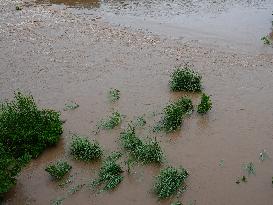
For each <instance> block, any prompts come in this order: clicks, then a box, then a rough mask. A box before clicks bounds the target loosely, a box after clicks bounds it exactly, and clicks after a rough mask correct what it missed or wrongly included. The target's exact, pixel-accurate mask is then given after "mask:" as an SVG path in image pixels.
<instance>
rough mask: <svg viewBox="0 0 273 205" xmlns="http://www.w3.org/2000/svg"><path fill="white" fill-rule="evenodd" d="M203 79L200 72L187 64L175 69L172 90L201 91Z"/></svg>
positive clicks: (172, 77)
mask: <svg viewBox="0 0 273 205" xmlns="http://www.w3.org/2000/svg"><path fill="white" fill-rule="evenodd" d="M201 79H202V77H201V76H200V75H199V74H198V73H196V72H195V71H193V70H192V69H190V68H189V66H188V65H185V67H182V68H176V69H175V70H174V72H173V73H172V74H171V80H170V82H169V85H170V88H171V90H172V91H189V92H199V91H201Z"/></svg>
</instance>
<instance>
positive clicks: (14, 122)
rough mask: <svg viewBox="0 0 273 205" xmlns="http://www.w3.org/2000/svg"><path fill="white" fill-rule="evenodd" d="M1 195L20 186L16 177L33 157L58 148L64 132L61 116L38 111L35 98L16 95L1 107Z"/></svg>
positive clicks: (48, 111)
mask: <svg viewBox="0 0 273 205" xmlns="http://www.w3.org/2000/svg"><path fill="white" fill-rule="evenodd" d="M0 130H1V132H0V167H1V170H0V179H1V180H0V195H2V194H3V193H5V192H7V191H9V190H10V189H11V188H12V187H13V186H14V185H15V183H16V176H17V174H18V173H19V172H20V170H21V168H22V167H23V166H24V165H25V164H26V163H27V162H29V161H30V159H31V158H36V157H38V155H39V154H41V153H42V151H43V150H44V149H45V148H46V147H48V146H52V145H55V144H56V143H57V142H58V141H59V139H60V135H61V133H62V123H61V120H60V114H59V113H58V112H55V111H53V110H46V109H44V110H40V109H38V107H37V105H36V103H35V101H34V99H33V97H32V96H24V95H23V94H21V93H20V92H18V93H15V99H14V100H13V101H11V102H6V103H2V104H1V105H0Z"/></svg>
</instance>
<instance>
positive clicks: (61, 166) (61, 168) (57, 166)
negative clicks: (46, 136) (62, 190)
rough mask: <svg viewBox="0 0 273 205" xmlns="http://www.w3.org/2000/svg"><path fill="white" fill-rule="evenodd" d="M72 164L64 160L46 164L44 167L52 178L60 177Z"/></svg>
mask: <svg viewBox="0 0 273 205" xmlns="http://www.w3.org/2000/svg"><path fill="white" fill-rule="evenodd" d="M71 168H72V166H71V165H70V164H68V163H67V162H65V161H58V162H56V163H54V164H51V165H48V166H47V167H46V168H45V171H47V172H48V173H49V174H50V175H51V176H52V177H53V178H54V179H57V180H60V179H62V178H63V177H64V176H65V175H66V174H67V173H68V172H69V171H70V170H71Z"/></svg>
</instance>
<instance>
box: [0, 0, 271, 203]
mask: <svg viewBox="0 0 273 205" xmlns="http://www.w3.org/2000/svg"><path fill="white" fill-rule="evenodd" d="M0 2H1V8H0V12H1V17H0V86H1V89H0V96H1V100H4V99H10V98H11V97H12V96H13V92H14V91H15V90H18V89H20V90H22V91H24V92H26V93H31V94H32V95H33V96H34V97H35V99H37V101H38V104H39V105H40V106H43V107H50V108H54V109H56V110H60V111H61V113H62V118H63V119H64V120H66V122H65V124H64V133H63V134H62V140H61V141H60V143H59V144H58V145H57V146H56V147H52V148H50V149H47V150H46V151H45V152H44V153H43V154H42V155H41V156H40V157H39V158H38V159H37V160H33V161H32V162H31V163H30V164H29V165H28V166H27V167H26V168H25V169H24V170H23V171H22V173H21V175H20V176H18V182H17V185H16V187H15V188H14V189H13V190H11V191H10V192H9V193H8V194H7V195H6V196H5V202H4V204H7V205H13V204H19V205H20V204H39V205H43V204H51V203H53V202H54V201H55V202H56V200H59V201H62V203H63V204H68V205H70V204H139V205H140V204H141V205H142V204H149V205H154V204H163V205H165V204H170V203H171V202H173V201H176V200H177V199H179V200H181V201H182V202H183V204H186V205H190V204H196V205H197V204H202V205H219V204H222V205H230V204H240V205H257V204H261V205H271V204H272V201H273V194H272V183H271V181H272V176H273V171H272V170H273V169H272V168H273V161H272V157H273V151H272V147H273V134H272V133H273V132H272V129H273V106H272V105H273V95H272V86H273V78H272V75H273V55H272V52H271V51H270V50H269V48H268V49H266V50H262V51H259V52H258V53H252V52H250V53H245V52H241V50H239V51H238V52H236V51H235V50H233V49H228V48H226V49H224V48H223V47H221V46H213V45H211V44H210V42H209V41H208V42H206V43H201V42H199V41H183V40H181V39H172V38H168V37H166V36H164V35H156V34H154V33H150V32H143V31H142V30H141V31H138V30H135V29H130V28H124V27H123V26H113V24H112V22H107V21H106V19H107V18H106V17H105V16H104V14H100V13H99V12H98V10H92V11H89V12H90V13H88V14H84V13H82V12H80V13H77V12H76V11H75V10H74V8H73V9H71V8H67V6H56V5H48V4H46V5H45V4H36V3H35V2H21V1H18V2H16V1H14V2H10V1H6V0H1V1H0ZM17 4H20V5H22V7H23V9H22V10H21V11H16V10H15V6H16V5H17ZM185 62H189V63H190V64H192V65H193V66H194V69H195V70H197V71H198V72H200V73H201V74H202V76H203V87H204V91H205V92H206V93H207V94H209V95H211V97H212V100H213V109H212V111H210V112H209V113H208V114H207V115H205V116H200V115H198V114H197V113H196V112H194V113H193V114H192V115H191V116H190V117H188V118H186V119H185V120H184V122H183V125H182V127H181V130H179V131H178V132H175V133H172V134H164V133H154V132H152V126H153V125H154V124H155V123H156V121H157V120H158V116H154V114H153V112H156V113H158V112H160V111H161V110H162V108H163V107H164V106H165V105H166V104H167V103H168V102H169V101H172V100H174V99H177V98H178V97H180V96H187V95H188V96H189V97H191V98H192V99H193V102H194V104H195V105H196V104H198V103H199V100H200V94H191V95H189V94H186V93H172V92H170V90H169V87H168V81H169V75H170V73H171V71H172V70H173V69H174V67H175V66H179V65H183V64H184V63H185ZM110 88H117V89H119V90H120V91H121V95H120V96H121V98H120V100H119V101H118V102H116V103H110V102H109V100H108V99H107V92H108V91H109V89H110ZM70 101H74V102H76V103H77V104H79V108H77V109H75V110H70V111H63V108H64V105H65V103H67V102H70ZM113 110H118V111H119V112H120V113H121V114H124V115H125V117H124V119H123V123H122V124H121V126H119V127H118V128H115V129H114V130H111V131H101V132H100V133H99V134H95V133H94V130H95V128H96V124H97V123H98V122H99V121H100V120H101V119H102V118H104V117H105V116H108V115H110V114H111V112H112V111H113ZM143 114H145V117H146V120H147V122H148V123H147V125H145V127H143V128H138V129H137V133H138V134H139V135H141V136H143V137H145V136H149V137H157V140H158V141H159V142H160V144H161V146H162V148H163V150H164V153H165V155H166V162H165V163H164V164H163V165H162V167H164V166H167V165H172V166H180V165H182V166H183V167H185V168H186V169H187V170H188V171H189V173H190V177H189V178H188V180H187V190H186V192H185V193H183V194H182V195H178V196H177V198H172V199H170V200H166V201H158V200H157V198H156V196H155V195H154V194H153V193H152V186H153V180H154V176H155V175H157V174H158V172H159V169H160V168H161V167H158V166H152V165H149V166H144V165H136V166H134V167H133V168H132V170H131V171H132V173H131V174H130V175H128V173H127V172H124V173H123V174H124V176H125V179H124V181H123V182H122V183H121V184H120V185H119V186H118V188H117V189H116V190H114V191H112V192H107V193H97V192H94V191H92V190H90V189H89V187H88V183H90V181H91V180H92V179H94V178H95V177H96V175H97V172H98V169H99V167H100V165H101V163H100V162H97V163H90V164H84V163H80V162H77V161H75V160H73V159H72V158H71V156H70V155H69V143H70V141H71V139H72V137H73V134H79V135H84V136H88V137H90V138H95V139H96V140H98V141H99V142H100V143H101V144H102V146H103V148H104V150H105V152H106V153H110V152H111V151H114V150H118V149H120V145H119V143H118V136H119V133H120V132H121V131H122V129H124V128H126V127H127V124H128V122H130V121H131V120H133V119H134V117H136V116H141V115H143ZM264 149H265V150H267V153H268V155H269V156H270V158H269V159H267V160H265V161H263V162H262V161H260V160H259V153H260V152H261V151H262V150H264ZM57 159H66V160H68V161H69V163H71V165H72V166H73V168H72V171H71V173H70V175H71V176H69V179H70V181H69V182H68V183H67V184H65V185H63V186H59V185H58V183H56V182H52V181H51V179H50V177H49V176H48V174H47V173H46V172H45V171H44V168H45V166H46V165H47V164H48V163H50V162H52V161H55V160H57ZM248 162H253V163H254V164H255V167H256V176H249V177H248V181H247V182H246V183H240V184H236V183H235V182H236V180H237V178H239V177H242V176H243V175H246V173H245V172H244V170H243V168H242V167H243V165H244V164H246V163H248ZM122 166H123V167H124V169H125V170H126V166H125V164H122ZM81 186H82V187H81ZM77 187H78V188H79V187H81V188H79V190H78V191H73V190H77Z"/></svg>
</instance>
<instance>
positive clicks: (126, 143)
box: [120, 127, 163, 164]
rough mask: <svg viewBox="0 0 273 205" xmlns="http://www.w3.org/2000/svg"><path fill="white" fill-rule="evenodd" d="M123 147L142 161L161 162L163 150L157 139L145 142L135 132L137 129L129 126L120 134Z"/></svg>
mask: <svg viewBox="0 0 273 205" xmlns="http://www.w3.org/2000/svg"><path fill="white" fill-rule="evenodd" d="M120 140H121V144H122V146H123V148H125V149H126V150H128V151H129V153H130V154H131V156H132V157H133V158H134V159H136V160H137V161H141V162H142V163H145V164H146V163H161V162H162V161H163V152H162V149H161V147H160V145H159V143H158V142H157V141H156V140H149V141H147V142H144V141H143V140H141V139H140V138H138V137H137V136H136V134H135V129H134V128H132V127H129V128H128V129H127V130H126V131H124V132H122V133H121V135H120Z"/></svg>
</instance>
